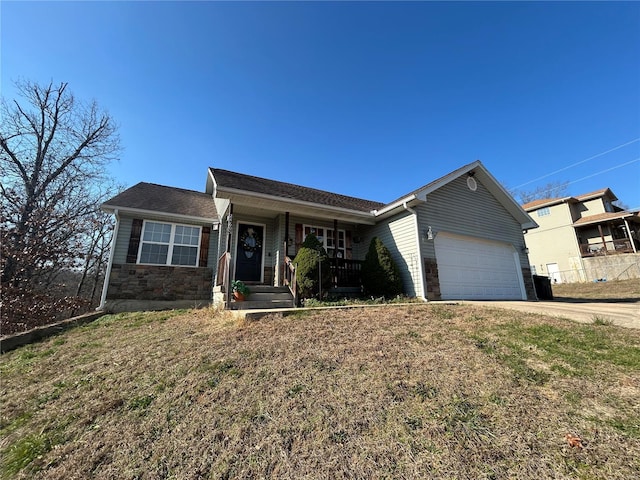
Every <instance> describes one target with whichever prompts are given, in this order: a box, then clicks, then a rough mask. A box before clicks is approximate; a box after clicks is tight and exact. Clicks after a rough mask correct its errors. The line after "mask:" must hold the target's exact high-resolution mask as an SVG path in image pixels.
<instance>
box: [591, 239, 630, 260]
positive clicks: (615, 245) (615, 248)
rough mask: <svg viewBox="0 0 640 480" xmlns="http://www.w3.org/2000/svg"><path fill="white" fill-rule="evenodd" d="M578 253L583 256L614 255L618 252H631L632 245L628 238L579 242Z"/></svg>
mask: <svg viewBox="0 0 640 480" xmlns="http://www.w3.org/2000/svg"><path fill="white" fill-rule="evenodd" d="M580 253H581V254H582V256H583V257H595V256H598V255H616V254H618V253H633V247H632V246H631V242H630V241H629V240H628V239H620V240H610V241H608V242H598V243H589V244H581V245H580Z"/></svg>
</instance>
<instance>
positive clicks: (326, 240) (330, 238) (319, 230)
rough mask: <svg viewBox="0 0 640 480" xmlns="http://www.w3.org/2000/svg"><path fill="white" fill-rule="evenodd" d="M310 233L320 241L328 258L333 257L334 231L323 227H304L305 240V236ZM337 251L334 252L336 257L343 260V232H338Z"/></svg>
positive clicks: (334, 246)
mask: <svg viewBox="0 0 640 480" xmlns="http://www.w3.org/2000/svg"><path fill="white" fill-rule="evenodd" d="M310 233H313V234H315V236H316V237H317V238H318V240H320V243H322V246H323V247H324V249H325V250H326V251H327V255H329V257H330V258H333V257H334V250H335V248H336V241H335V239H334V234H335V232H334V230H333V228H324V227H314V226H312V225H305V226H304V238H307V235H309V234H310ZM337 248H338V251H337V252H336V255H335V256H336V257H338V258H345V232H344V230H338V245H337Z"/></svg>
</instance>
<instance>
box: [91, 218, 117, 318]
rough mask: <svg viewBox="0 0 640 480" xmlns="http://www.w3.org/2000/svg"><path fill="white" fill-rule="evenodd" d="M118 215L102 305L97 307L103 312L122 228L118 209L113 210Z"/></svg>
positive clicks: (103, 285)
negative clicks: (119, 233)
mask: <svg viewBox="0 0 640 480" xmlns="http://www.w3.org/2000/svg"><path fill="white" fill-rule="evenodd" d="M113 214H114V215H115V217H116V226H115V227H114V229H113V237H112V238H111V251H110V252H109V261H108V262H107V271H106V272H105V275H104V283H103V284H102V295H101V296H100V305H98V306H97V307H96V310H97V311H99V312H101V311H103V310H104V307H105V303H106V301H107V290H108V289H109V280H110V279H111V267H112V266H113V257H114V256H115V252H116V239H117V238H118V230H120V215H119V213H118V209H117V208H116V209H115V210H114V211H113Z"/></svg>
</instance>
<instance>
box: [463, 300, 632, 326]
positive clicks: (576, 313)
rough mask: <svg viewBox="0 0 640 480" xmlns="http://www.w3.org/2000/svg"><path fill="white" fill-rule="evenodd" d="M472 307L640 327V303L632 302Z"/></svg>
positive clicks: (510, 303)
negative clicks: (596, 319) (495, 308)
mask: <svg viewBox="0 0 640 480" xmlns="http://www.w3.org/2000/svg"><path fill="white" fill-rule="evenodd" d="M464 303H467V304H472V305H486V306H491V307H499V308H510V309H512V310H519V311H521V312H531V313H540V314H543V315H549V316H551V317H563V318H568V319H570V320H575V321H576V322H581V323H593V320H594V319H595V318H599V319H601V320H605V321H611V322H613V324H614V325H618V326H620V327H627V328H640V300H638V301H634V302H629V301H622V302H613V301H609V302H591V301H586V300H574V299H571V300H570V299H562V298H559V299H557V300H553V301H541V302H519V301H504V302H498V301H471V302H466V301H465V302H464Z"/></svg>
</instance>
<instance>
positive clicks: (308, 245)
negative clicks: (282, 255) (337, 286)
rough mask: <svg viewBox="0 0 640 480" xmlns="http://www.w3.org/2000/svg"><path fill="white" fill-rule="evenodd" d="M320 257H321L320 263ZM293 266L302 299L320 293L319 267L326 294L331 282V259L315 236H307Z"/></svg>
mask: <svg viewBox="0 0 640 480" xmlns="http://www.w3.org/2000/svg"><path fill="white" fill-rule="evenodd" d="M318 256H319V257H320V259H319V261H318ZM293 264H294V265H295V267H296V279H297V282H298V291H299V292H300V296H301V297H302V298H311V297H313V296H314V295H316V294H318V292H319V291H320V285H319V282H318V273H319V272H318V266H319V265H320V267H321V269H322V290H323V292H324V291H325V289H328V288H329V286H330V283H329V282H330V281H331V270H330V266H329V257H328V256H327V252H326V250H325V249H324V247H323V246H322V243H320V240H318V238H317V237H316V236H315V235H314V234H309V235H307V238H305V240H304V242H303V243H302V246H301V247H300V250H299V251H298V254H297V255H296V258H295V260H294V261H293Z"/></svg>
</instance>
